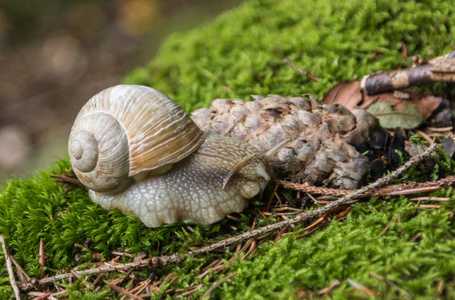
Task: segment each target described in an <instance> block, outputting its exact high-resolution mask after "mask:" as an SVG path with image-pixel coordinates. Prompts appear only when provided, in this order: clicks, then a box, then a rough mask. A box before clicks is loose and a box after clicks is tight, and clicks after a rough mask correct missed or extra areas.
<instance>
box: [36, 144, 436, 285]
mask: <svg viewBox="0 0 455 300" xmlns="http://www.w3.org/2000/svg"><path fill="white" fill-rule="evenodd" d="M435 149H436V144H434V145H432V146H431V147H429V148H428V149H427V150H426V151H425V152H424V153H422V154H419V155H417V156H415V157H412V158H411V159H410V160H409V161H407V162H406V163H405V164H404V165H402V166H401V167H400V168H398V169H397V170H395V171H393V172H392V173H390V174H389V175H388V176H386V177H383V178H381V179H379V180H377V181H375V182H373V183H371V184H369V185H367V186H365V187H363V188H362V189H359V190H355V191H353V192H352V193H350V194H349V195H346V196H344V197H343V198H341V199H339V200H337V201H334V202H332V203H330V204H327V205H326V206H324V207H321V208H319V209H316V210H313V211H307V212H303V213H300V214H298V215H297V216H296V217H294V218H292V219H287V220H284V221H281V222H278V223H275V224H271V225H268V226H265V227H261V228H258V229H255V230H251V231H248V232H245V233H242V234H239V235H237V236H233V237H231V238H228V239H225V240H222V241H220V242H217V243H214V244H211V245H208V246H206V247H202V248H199V249H196V250H192V251H189V252H188V253H187V254H185V255H183V256H181V257H180V256H178V255H177V254H173V255H171V256H160V257H152V258H148V259H144V260H141V261H138V262H133V263H126V264H118V265H113V266H103V267H100V268H96V269H87V270H81V271H73V272H74V273H77V274H78V275H89V274H99V273H103V272H110V271H118V270H129V269H131V268H139V267H145V266H152V267H159V266H164V265H168V264H171V263H180V262H182V261H183V260H184V259H187V258H189V257H192V256H195V255H199V254H204V253H208V252H211V251H213V250H215V249H218V248H224V247H227V246H229V245H232V244H235V243H238V242H240V241H243V240H246V239H251V238H256V237H259V236H261V235H264V234H269V233H270V232H273V231H275V230H279V229H282V228H284V227H287V226H289V225H291V224H296V223H301V222H303V221H307V220H310V219H313V218H316V217H320V216H322V215H324V214H326V213H328V212H330V211H331V210H333V209H334V208H337V207H339V206H341V205H343V204H345V203H347V202H349V201H351V200H352V199H354V198H356V197H359V195H363V194H365V193H366V192H367V191H371V190H374V189H377V188H379V187H380V186H383V185H386V184H387V183H389V182H390V181H391V180H392V179H394V178H397V177H398V176H399V175H400V174H401V173H403V172H404V171H405V170H406V169H408V168H410V167H412V166H414V165H416V164H418V163H419V162H420V161H422V160H423V159H425V158H426V157H427V156H429V155H430V154H431V153H433V152H434V150H435ZM71 277H74V275H73V274H72V273H65V274H62V275H57V276H54V277H49V278H45V279H42V280H40V281H39V284H40V285H44V284H48V283H51V282H54V281H58V280H62V279H67V278H71Z"/></svg>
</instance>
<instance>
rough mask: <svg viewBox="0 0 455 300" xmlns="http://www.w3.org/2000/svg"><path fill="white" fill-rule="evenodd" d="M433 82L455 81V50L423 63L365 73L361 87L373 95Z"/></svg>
mask: <svg viewBox="0 0 455 300" xmlns="http://www.w3.org/2000/svg"><path fill="white" fill-rule="evenodd" d="M434 82H455V51H453V52H451V53H449V54H447V55H445V56H440V57H437V58H435V59H433V60H431V61H430V62H429V63H428V64H425V65H421V66H416V67H412V68H408V69H403V70H396V71H392V72H380V73H375V74H371V75H367V76H365V77H364V78H363V79H362V83H361V88H362V89H363V90H366V92H367V93H368V94H370V95H374V94H379V93H384V92H390V91H393V90H395V89H402V88H407V87H410V86H417V85H422V84H426V83H434Z"/></svg>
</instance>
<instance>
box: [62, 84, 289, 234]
mask: <svg viewBox="0 0 455 300" xmlns="http://www.w3.org/2000/svg"><path fill="white" fill-rule="evenodd" d="M285 142H288V141H285ZM285 142H282V143H280V144H279V145H277V146H275V147H274V148H273V149H270V150H269V151H267V152H266V153H262V152H261V151H259V150H258V149H257V148H256V147H254V146H252V145H250V144H248V143H246V142H242V141H238V140H235V139H233V138H229V137H224V136H220V135H207V134H206V133H205V132H204V131H202V130H201V129H200V128H199V127H198V126H197V125H196V124H195V123H194V122H193V121H192V120H191V118H190V117H189V116H188V115H187V114H186V113H185V111H184V110H183V108H181V107H180V106H179V105H178V104H177V103H176V102H174V101H173V100H171V99H170V98H169V97H167V96H166V95H165V94H163V93H161V92H159V91H157V90H155V89H153V88H150V87H146V86H138V85H118V86H114V87H111V88H108V89H105V90H103V91H101V92H100V93H98V94H96V95H95V96H93V97H92V98H91V99H90V100H89V101H88V102H87V103H86V104H85V105H84V106H83V108H82V109H81V111H80V112H79V114H78V116H77V117H76V120H75V122H74V124H73V127H72V129H71V134H70V137H69V142H68V150H69V151H68V152H69V155H70V161H71V165H72V168H73V170H74V172H75V174H76V176H77V177H78V179H79V180H80V181H81V182H82V184H83V185H85V186H86V187H87V188H88V189H89V195H90V198H91V199H92V200H93V201H94V202H95V203H98V204H99V205H100V206H101V207H103V208H105V209H107V210H111V209H114V208H117V209H119V210H121V211H123V212H124V213H126V214H129V215H134V216H137V217H139V219H140V220H141V221H142V222H143V223H144V224H145V225H146V226H148V227H158V226H160V225H162V224H164V223H176V222H179V221H184V222H197V223H200V224H202V225H208V224H212V223H215V222H217V221H219V220H221V219H223V218H224V217H226V216H227V215H228V214H230V213H233V212H241V211H243V210H244V209H245V208H246V207H247V206H248V201H249V199H251V198H253V197H255V196H256V195H258V194H262V192H263V191H264V188H265V186H266V185H267V183H268V181H269V180H270V179H271V176H272V175H273V170H272V167H271V166H270V159H271V158H272V157H273V155H274V154H275V153H276V152H277V151H278V150H279V149H280V148H281V147H282V146H283V145H284V144H285Z"/></svg>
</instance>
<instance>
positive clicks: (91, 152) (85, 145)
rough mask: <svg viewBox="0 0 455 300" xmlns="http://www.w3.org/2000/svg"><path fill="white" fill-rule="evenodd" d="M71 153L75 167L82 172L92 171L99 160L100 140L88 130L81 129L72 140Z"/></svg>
mask: <svg viewBox="0 0 455 300" xmlns="http://www.w3.org/2000/svg"><path fill="white" fill-rule="evenodd" d="M69 154H70V157H71V163H72V165H73V167H74V168H77V169H78V170H79V171H81V172H85V173H86V172H90V171H92V170H94V169H95V167H96V164H97V162H98V155H99V150H98V142H97V141H96V138H95V136H94V135H93V134H92V133H91V132H88V131H87V130H81V131H79V132H78V133H77V134H76V135H75V136H74V137H73V138H72V140H71V142H70V145H69Z"/></svg>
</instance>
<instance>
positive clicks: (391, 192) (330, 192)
mask: <svg viewBox="0 0 455 300" xmlns="http://www.w3.org/2000/svg"><path fill="white" fill-rule="evenodd" d="M276 183H278V184H279V185H281V186H284V187H285V188H288V189H292V190H297V191H302V192H306V193H312V194H322V195H325V196H335V197H340V196H346V195H349V194H350V193H352V192H353V191H352V190H340V189H331V188H326V187H319V186H311V185H309V184H307V183H293V182H289V181H285V180H276ZM454 183H455V176H447V177H445V178H442V179H439V180H436V181H432V182H424V183H418V182H409V183H406V184H394V185H390V186H386V187H384V188H380V189H376V190H370V191H367V192H365V193H363V194H360V195H358V198H360V197H366V196H369V197H371V196H399V195H409V194H417V193H423V192H433V191H437V190H440V189H442V188H447V187H449V186H451V185H453V184H454Z"/></svg>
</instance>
